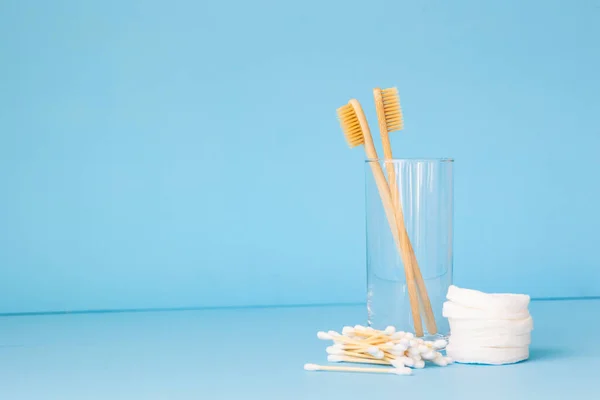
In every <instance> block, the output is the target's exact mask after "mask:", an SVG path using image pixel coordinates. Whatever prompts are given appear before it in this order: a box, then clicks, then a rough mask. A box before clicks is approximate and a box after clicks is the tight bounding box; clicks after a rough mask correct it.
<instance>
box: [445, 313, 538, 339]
mask: <svg viewBox="0 0 600 400" xmlns="http://www.w3.org/2000/svg"><path fill="white" fill-rule="evenodd" d="M448 323H449V324H450V330H451V331H452V333H453V334H454V333H457V334H458V333H463V332H468V333H469V335H470V336H493V335H495V336H500V335H523V334H526V333H529V332H531V331H532V330H533V318H531V317H528V318H525V319H462V318H459V319H454V318H448Z"/></svg>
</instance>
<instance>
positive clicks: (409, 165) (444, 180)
mask: <svg viewBox="0 0 600 400" xmlns="http://www.w3.org/2000/svg"><path fill="white" fill-rule="evenodd" d="M373 163H377V164H379V165H380V166H381V168H382V170H383V171H384V173H385V175H386V179H387V180H388V182H390V178H389V177H390V176H392V177H393V178H394V179H393V180H392V181H391V182H390V184H389V187H390V194H391V199H392V205H395V209H398V208H400V207H401V209H402V213H403V216H404V225H405V228H406V232H407V233H408V238H409V239H410V243H411V244H412V248H413V250H414V254H415V256H416V260H417V263H418V266H419V268H420V272H421V275H422V277H423V282H424V286H425V287H426V288H427V294H428V296H429V300H430V303H431V307H432V310H433V315H434V317H435V323H436V325H437V331H436V332H435V333H433V332H430V331H429V330H428V329H427V326H426V325H427V324H426V316H425V312H424V307H423V305H422V298H423V296H422V295H421V294H420V292H418V293H419V298H420V300H421V301H419V303H420V310H421V312H420V315H421V318H422V321H423V322H422V325H423V330H424V336H426V337H428V338H430V337H432V336H433V337H447V336H448V334H449V332H450V328H449V326H448V321H447V320H446V319H445V318H444V317H443V316H442V305H443V303H444V301H445V297H446V293H447V291H448V287H449V286H450V285H451V284H452V232H453V226H452V219H453V163H454V162H453V160H452V159H448V158H444V159H394V160H388V161H385V160H367V161H366V163H365V173H366V188H365V189H366V230H367V232H366V233H367V235H366V236H367V307H368V318H369V325H370V326H373V327H374V328H376V329H384V328H385V327H387V326H389V325H391V326H394V327H396V329H397V330H403V331H410V332H415V326H414V322H413V317H412V313H411V304H410V300H409V293H408V285H407V279H406V275H405V271H404V263H403V259H402V257H401V254H400V250H399V247H398V242H397V241H395V240H394V237H393V235H392V231H391V228H390V222H389V218H387V216H386V212H385V211H386V210H385V208H384V202H383V201H382V197H381V196H382V194H381V193H380V190H379V188H378V186H377V184H376V180H375V178H374V174H373V168H376V167H377V166H376V165H372V164H373ZM398 202H399V203H398ZM399 229H401V228H399Z"/></svg>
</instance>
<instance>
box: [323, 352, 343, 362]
mask: <svg viewBox="0 0 600 400" xmlns="http://www.w3.org/2000/svg"><path fill="white" fill-rule="evenodd" d="M327 361H329V362H342V361H344V357H342V356H338V355H333V354H331V355H328V356H327Z"/></svg>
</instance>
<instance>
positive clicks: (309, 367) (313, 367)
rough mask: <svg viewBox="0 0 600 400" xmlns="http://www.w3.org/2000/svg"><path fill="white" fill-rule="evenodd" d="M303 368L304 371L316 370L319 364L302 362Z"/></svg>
mask: <svg viewBox="0 0 600 400" xmlns="http://www.w3.org/2000/svg"><path fill="white" fill-rule="evenodd" d="M304 369H305V370H306V371H318V370H319V366H318V365H317V364H304Z"/></svg>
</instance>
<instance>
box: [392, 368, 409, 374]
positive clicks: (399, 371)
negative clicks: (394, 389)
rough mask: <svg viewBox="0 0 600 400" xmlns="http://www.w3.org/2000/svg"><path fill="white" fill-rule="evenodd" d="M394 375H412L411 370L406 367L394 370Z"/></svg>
mask: <svg viewBox="0 0 600 400" xmlns="http://www.w3.org/2000/svg"><path fill="white" fill-rule="evenodd" d="M394 373H395V374H396V375H412V370H411V369H410V368H407V367H400V368H396V369H395V371H394Z"/></svg>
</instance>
